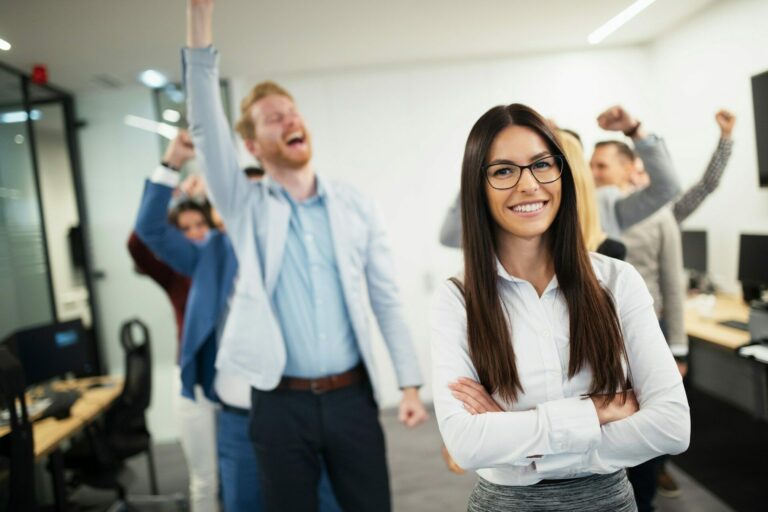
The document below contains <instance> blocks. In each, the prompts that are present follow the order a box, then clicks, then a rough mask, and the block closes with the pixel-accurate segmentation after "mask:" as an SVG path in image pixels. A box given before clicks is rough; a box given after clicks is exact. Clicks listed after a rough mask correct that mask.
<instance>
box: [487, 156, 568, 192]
mask: <svg viewBox="0 0 768 512" xmlns="http://www.w3.org/2000/svg"><path fill="white" fill-rule="evenodd" d="M526 169H528V170H529V171H531V175H532V176H533V178H534V179H535V180H536V181H538V182H539V183H542V184H544V183H552V182H555V181H557V180H559V179H560V176H561V175H562V174H563V157H562V156H560V155H549V156H545V157H542V158H539V159H538V160H536V161H535V162H533V163H530V164H528V165H517V164H513V163H512V162H498V163H492V164H489V165H486V166H485V167H483V171H485V177H486V179H487V180H488V184H489V185H491V186H492V187H493V188H495V189H497V190H507V189H510V188H512V187H514V186H515V185H517V183H518V182H519V181H520V178H521V177H522V175H523V171H524V170H526Z"/></svg>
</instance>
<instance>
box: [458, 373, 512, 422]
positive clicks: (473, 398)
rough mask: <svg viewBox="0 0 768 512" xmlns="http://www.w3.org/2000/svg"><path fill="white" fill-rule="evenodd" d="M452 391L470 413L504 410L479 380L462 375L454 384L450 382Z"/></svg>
mask: <svg viewBox="0 0 768 512" xmlns="http://www.w3.org/2000/svg"><path fill="white" fill-rule="evenodd" d="M448 387H449V388H450V389H451V393H452V394H453V396H454V397H456V399H457V400H460V401H461V403H463V404H464V408H465V409H466V410H467V412H469V414H472V415H475V414H483V413H486V412H504V409H502V408H501V407H500V406H499V404H497V403H496V401H495V400H494V399H493V398H491V395H489V394H488V392H487V391H486V390H485V388H484V387H483V386H482V384H480V383H479V382H475V381H474V380H472V379H467V378H466V377H461V378H460V379H459V380H458V381H456V382H455V383H453V384H449V385H448Z"/></svg>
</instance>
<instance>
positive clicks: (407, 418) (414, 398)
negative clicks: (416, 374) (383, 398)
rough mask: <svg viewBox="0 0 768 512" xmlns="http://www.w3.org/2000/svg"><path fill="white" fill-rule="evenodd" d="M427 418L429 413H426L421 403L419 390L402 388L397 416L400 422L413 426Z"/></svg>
mask: <svg viewBox="0 0 768 512" xmlns="http://www.w3.org/2000/svg"><path fill="white" fill-rule="evenodd" d="M427 418H429V414H427V410H426V409H425V408H424V404H422V403H421V399H420V398H419V390H418V389H417V388H404V389H403V398H402V400H400V411H399V414H398V416H397V419H398V420H400V423H403V424H404V425H405V426H406V427H415V426H416V425H419V424H420V423H424V422H425V421H427Z"/></svg>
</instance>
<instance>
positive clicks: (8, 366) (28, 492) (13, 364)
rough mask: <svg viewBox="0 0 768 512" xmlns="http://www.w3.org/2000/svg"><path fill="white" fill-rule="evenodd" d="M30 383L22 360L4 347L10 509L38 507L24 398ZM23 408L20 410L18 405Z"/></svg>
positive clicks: (0, 356)
mask: <svg viewBox="0 0 768 512" xmlns="http://www.w3.org/2000/svg"><path fill="white" fill-rule="evenodd" d="M25 390H26V383H25V379H24V370H23V368H22V367H21V364H20V363H19V361H18V360H17V359H16V358H15V357H14V356H13V355H12V354H11V353H10V352H9V351H8V350H7V349H6V348H5V347H0V406H2V407H8V410H9V415H10V425H9V426H10V428H11V432H10V434H8V437H9V442H8V450H9V458H10V469H11V477H10V482H9V490H10V499H9V503H8V510H25V511H27V510H29V511H34V510H37V503H36V502H35V441H34V436H33V434H32V424H31V423H30V422H29V417H28V415H27V405H26V402H25V399H24V392H25ZM17 407H18V408H19V410H18V411H17V410H16V408H17Z"/></svg>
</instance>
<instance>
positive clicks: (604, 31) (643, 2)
mask: <svg viewBox="0 0 768 512" xmlns="http://www.w3.org/2000/svg"><path fill="white" fill-rule="evenodd" d="M655 1H656V0H637V1H636V2H635V3H633V4H632V5H630V6H629V7H627V8H626V9H624V10H623V11H621V12H620V13H619V14H617V15H616V16H614V17H613V18H611V19H610V20H608V22H607V23H605V24H604V25H603V26H602V27H600V28H598V29H597V30H595V31H594V32H592V33H591V34H589V37H588V38H587V41H589V44H598V43H599V42H601V41H602V40H603V39H605V38H606V37H608V36H609V35H611V34H613V33H614V32H615V31H617V30H618V29H619V28H621V27H622V26H623V25H624V24H625V23H627V22H628V21H629V20H631V19H632V18H634V17H635V16H637V15H638V14H640V13H641V12H642V11H643V10H645V8H646V7H648V6H649V5H651V4H652V3H653V2H655Z"/></svg>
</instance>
